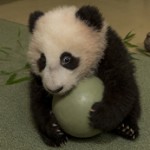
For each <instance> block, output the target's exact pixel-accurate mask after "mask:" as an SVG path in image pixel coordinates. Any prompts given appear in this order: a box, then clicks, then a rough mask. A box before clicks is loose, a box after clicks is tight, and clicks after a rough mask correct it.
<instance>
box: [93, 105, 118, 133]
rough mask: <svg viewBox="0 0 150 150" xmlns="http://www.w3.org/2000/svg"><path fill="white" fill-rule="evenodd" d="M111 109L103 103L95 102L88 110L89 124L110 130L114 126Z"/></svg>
mask: <svg viewBox="0 0 150 150" xmlns="http://www.w3.org/2000/svg"><path fill="white" fill-rule="evenodd" d="M115 119H116V118H115V117H114V113H113V109H112V108H111V107H108V106H107V105H105V104H104V103H100V102H98V103H95V104H94V105H93V106H92V108H91V111H90V125H91V126H92V127H94V128H98V129H101V130H104V131H110V130H112V129H113V128H115V126H116V121H115Z"/></svg>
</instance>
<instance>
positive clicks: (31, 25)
mask: <svg viewBox="0 0 150 150" xmlns="http://www.w3.org/2000/svg"><path fill="white" fill-rule="evenodd" d="M43 15H44V13H43V12H41V11H35V12H33V13H31V14H30V17H29V31H30V32H31V33H33V30H34V28H35V24H36V21H37V20H38V19H39V18H40V17H41V16H43Z"/></svg>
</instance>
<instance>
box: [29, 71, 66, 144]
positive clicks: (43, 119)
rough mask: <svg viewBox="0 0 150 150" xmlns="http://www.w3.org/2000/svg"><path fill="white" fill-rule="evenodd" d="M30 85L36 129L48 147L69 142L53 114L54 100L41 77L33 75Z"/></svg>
mask: <svg viewBox="0 0 150 150" xmlns="http://www.w3.org/2000/svg"><path fill="white" fill-rule="evenodd" d="M31 77H32V81H31V83H30V97H31V105H30V106H31V111H32V115H33V119H34V123H35V127H36V128H37V129H38V130H39V133H40V135H41V137H42V139H43V140H44V142H45V143H46V144H47V145H51V146H55V147H57V146H60V145H61V144H62V143H65V142H66V141H67V137H66V135H65V133H63V132H62V130H61V129H60V127H59V126H58V124H57V120H56V118H55V116H54V114H53V113H52V98H53V96H52V95H50V94H49V93H48V92H47V91H45V89H44V88H43V85H42V81H41V77H39V76H37V75H35V74H33V73H31Z"/></svg>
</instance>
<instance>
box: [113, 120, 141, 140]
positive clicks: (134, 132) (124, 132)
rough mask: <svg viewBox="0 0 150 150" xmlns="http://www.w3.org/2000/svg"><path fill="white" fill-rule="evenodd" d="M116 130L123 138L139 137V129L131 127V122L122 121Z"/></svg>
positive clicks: (133, 138)
mask: <svg viewBox="0 0 150 150" xmlns="http://www.w3.org/2000/svg"><path fill="white" fill-rule="evenodd" d="M114 132H115V133H116V134H118V135H120V136H122V137H123V138H126V139H129V140H135V139H136V138H137V137H138V129H137V128H135V129H134V127H131V126H130V125H129V124H126V123H122V124H120V125H119V126H118V127H117V128H116V129H115V130H114Z"/></svg>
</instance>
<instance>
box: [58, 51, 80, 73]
mask: <svg viewBox="0 0 150 150" xmlns="http://www.w3.org/2000/svg"><path fill="white" fill-rule="evenodd" d="M79 61H80V59H79V58H78V57H74V56H73V55H72V54H71V53H69V52H64V53H62V54H61V56H60V64H61V65H62V66H63V67H64V68H67V69H69V70H73V69H75V68H77V67H78V66H79Z"/></svg>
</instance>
